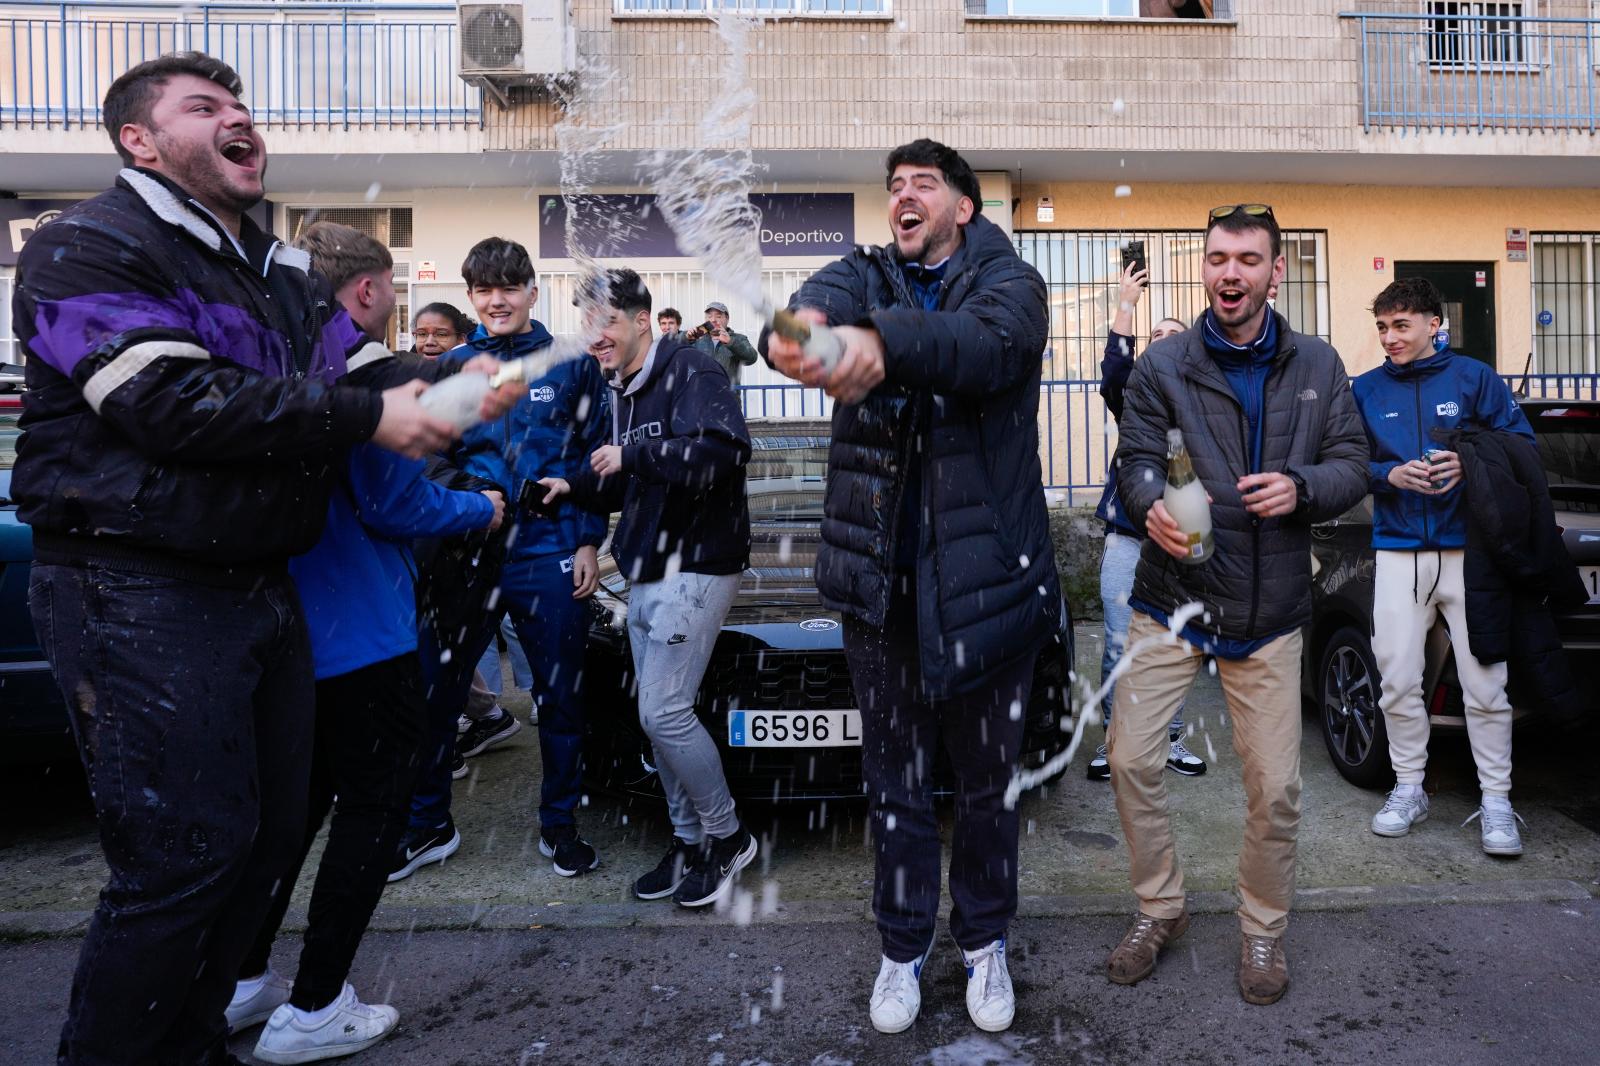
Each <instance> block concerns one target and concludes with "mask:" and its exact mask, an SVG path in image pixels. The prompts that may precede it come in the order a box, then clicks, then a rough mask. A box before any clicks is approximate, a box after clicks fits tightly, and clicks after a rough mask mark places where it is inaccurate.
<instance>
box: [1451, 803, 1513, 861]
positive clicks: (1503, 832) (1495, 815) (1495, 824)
mask: <svg viewBox="0 0 1600 1066" xmlns="http://www.w3.org/2000/svg"><path fill="white" fill-rule="evenodd" d="M1474 820H1477V822H1478V827H1479V829H1480V831H1481V834H1482V836H1481V839H1482V843H1483V851H1484V854H1486V855H1506V856H1516V855H1521V854H1522V834H1521V833H1519V832H1517V823H1518V822H1522V815H1520V814H1518V813H1517V812H1516V811H1514V810H1512V809H1511V808H1510V807H1509V806H1507V807H1479V808H1478V809H1477V811H1476V812H1474V813H1473V815H1472V817H1470V818H1468V819H1467V820H1466V821H1465V822H1462V823H1461V824H1462V826H1463V827H1465V826H1467V825H1469V824H1471V823H1472V822H1473V821H1474ZM1522 824H1523V825H1527V824H1528V823H1527V822H1522Z"/></svg>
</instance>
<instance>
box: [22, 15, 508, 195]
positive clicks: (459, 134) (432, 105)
mask: <svg viewBox="0 0 1600 1066" xmlns="http://www.w3.org/2000/svg"><path fill="white" fill-rule="evenodd" d="M456 32H457V31H456V8H455V5H454V4H453V3H400V2H397V3H388V2H377V3H370V2H369V3H319V2H307V3H285V4H269V3H188V2H186V3H179V2H172V0H148V2H135V3H126V2H123V3H116V2H87V3H45V2H41V0H0V187H4V188H9V189H16V188H19V187H22V188H29V187H46V186H54V187H58V188H59V187H62V184H63V179H66V178H70V177H71V176H72V175H73V174H81V173H83V170H84V167H85V164H86V163H87V160H85V159H84V158H83V157H85V156H94V157H98V158H97V160H96V162H95V163H94V164H90V169H91V170H92V171H93V172H94V179H93V180H86V181H84V183H83V184H84V186H85V187H93V186H94V185H95V184H96V183H97V182H98V181H100V180H101V179H103V178H105V177H106V176H108V175H109V174H110V173H111V172H114V170H115V163H114V161H113V160H111V159H109V158H108V157H107V148H108V144H107V140H106V132H105V130H104V129H103V128H102V127H101V125H100V102H101V99H102V98H103V97H104V95H105V91H106V89H107V88H108V87H109V86H110V84H111V82H112V81H113V80H115V78H116V77H117V76H118V75H119V74H121V73H122V72H123V71H125V70H127V69H128V68H129V67H131V66H133V65H135V64H137V63H140V62H143V61H144V60H146V59H151V58H154V57H156V56H158V55H161V54H162V53H165V52H173V51H179V50H185V49H194V50H197V51H202V52H207V53H209V54H211V55H214V56H217V57H218V58H220V59H223V60H224V61H226V62H227V63H229V64H230V65H232V66H233V67H234V69H236V70H237V71H238V72H239V76H240V77H241V78H242V79H243V81H244V100H245V102H246V103H247V104H249V105H250V108H251V111H252V113H253V114H254V116H255V121H256V123H257V124H258V125H259V126H261V127H262V128H263V129H265V130H267V131H268V133H267V138H268V146H269V151H270V152H271V155H272V156H273V170H274V171H275V172H276V175H277V176H278V177H283V176H285V172H288V176H290V177H292V178H293V179H294V180H296V181H297V182H313V183H315V182H319V181H324V182H333V183H335V184H337V183H338V182H339V181H340V180H341V178H342V177H343V175H344V174H345V173H346V172H348V171H349V170H350V168H349V167H335V166H330V165H329V163H330V162H331V161H332V160H334V159H335V158H336V157H341V158H344V159H346V160H350V159H352V158H357V159H359V158H361V157H363V156H365V157H370V158H372V159H377V158H378V157H379V156H387V157H390V158H397V159H400V160H403V159H405V158H406V157H407V156H409V155H412V154H427V155H429V156H432V157H438V156H441V155H446V154H457V155H459V156H461V157H462V158H467V157H469V156H471V155H475V154H477V153H480V152H481V151H482V147H483V146H482V144H481V137H482V128H483V107H482V101H481V97H480V92H479V90H478V89H476V88H474V87H471V86H469V85H467V84H466V83H464V82H463V81H462V80H461V78H460V77H459V76H458V74H457V48H456ZM102 163H103V165H101V164H102ZM101 170H104V171H105V172H106V173H105V174H101V173H100V171H101ZM343 180H349V179H348V178H344V179H343ZM370 180H371V172H370V171H367V172H366V181H370ZM364 184H365V182H363V185H364ZM324 187H328V186H327V185H324Z"/></svg>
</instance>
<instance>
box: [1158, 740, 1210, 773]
mask: <svg viewBox="0 0 1600 1066" xmlns="http://www.w3.org/2000/svg"><path fill="white" fill-rule="evenodd" d="M1167 743H1168V744H1169V745H1170V747H1169V748H1168V754H1167V768H1168V769H1170V770H1176V771H1177V772H1178V773H1180V774H1182V775H1184V776H1185V777H1199V776H1200V775H1201V774H1203V773H1205V772H1206V761H1205V760H1204V759H1202V758H1201V757H1200V756H1198V755H1196V754H1195V753H1194V752H1192V751H1190V750H1189V749H1188V748H1186V747H1184V746H1183V741H1182V740H1180V739H1178V738H1177V737H1170V738H1168V741H1167Z"/></svg>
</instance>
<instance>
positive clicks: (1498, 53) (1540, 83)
mask: <svg viewBox="0 0 1600 1066" xmlns="http://www.w3.org/2000/svg"><path fill="white" fill-rule="evenodd" d="M1489 6H1499V5H1480V4H1465V3H1432V4H1428V5H1427V12H1426V13H1425V14H1422V15H1416V14H1404V15H1402V14H1377V13H1346V14H1343V15H1341V16H1340V17H1341V18H1343V19H1347V20H1350V21H1352V22H1354V23H1355V25H1356V36H1357V40H1358V43H1359V45H1360V49H1361V75H1360V77H1361V80H1360V90H1361V104H1360V108H1361V128H1362V131H1363V133H1364V134H1365V138H1364V139H1365V140H1366V142H1367V143H1366V144H1365V145H1363V149H1364V150H1368V151H1381V152H1387V151H1412V152H1418V151H1421V152H1434V151H1455V152H1465V153H1470V154H1475V155H1504V156H1508V157H1525V156H1527V155H1537V156H1540V157H1543V158H1545V159H1548V158H1551V157H1555V158H1560V157H1567V158H1569V159H1584V158H1587V159H1588V160H1590V164H1589V165H1591V166H1592V160H1593V157H1594V156H1595V154H1596V153H1597V151H1600V142H1597V141H1596V139H1595V134H1596V132H1597V131H1600V68H1597V64H1600V19H1595V18H1588V19H1584V18H1529V17H1510V16H1505V15H1478V14H1468V13H1466V12H1468V11H1476V10H1481V9H1482V8H1484V7H1489ZM1504 6H1506V7H1511V6H1513V5H1504Z"/></svg>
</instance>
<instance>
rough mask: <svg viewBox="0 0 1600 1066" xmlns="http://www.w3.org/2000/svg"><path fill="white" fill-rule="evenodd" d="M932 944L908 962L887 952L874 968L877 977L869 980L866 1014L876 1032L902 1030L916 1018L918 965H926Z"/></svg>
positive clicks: (919, 989) (919, 1006)
mask: <svg viewBox="0 0 1600 1066" xmlns="http://www.w3.org/2000/svg"><path fill="white" fill-rule="evenodd" d="M932 952H933V945H932V944H931V943H930V944H929V945H928V950H927V951H924V952H923V953H922V957H921V958H917V959H912V960H911V961H910V962H895V961H893V960H892V959H890V958H889V957H888V956H887V955H885V956H884V957H883V965H881V966H879V967H878V979H877V980H876V981H873V982H872V1002H871V1004H870V1007H869V1009H870V1013H871V1015H872V1027H873V1028H874V1029H876V1030H878V1032H880V1033H903V1032H905V1031H906V1030H907V1029H909V1028H911V1023H912V1022H915V1021H916V1020H917V1012H918V1011H920V1010H921V1009H922V987H921V984H920V982H921V980H922V968H923V966H925V965H927V962H928V956H929V955H930V954H932Z"/></svg>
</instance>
